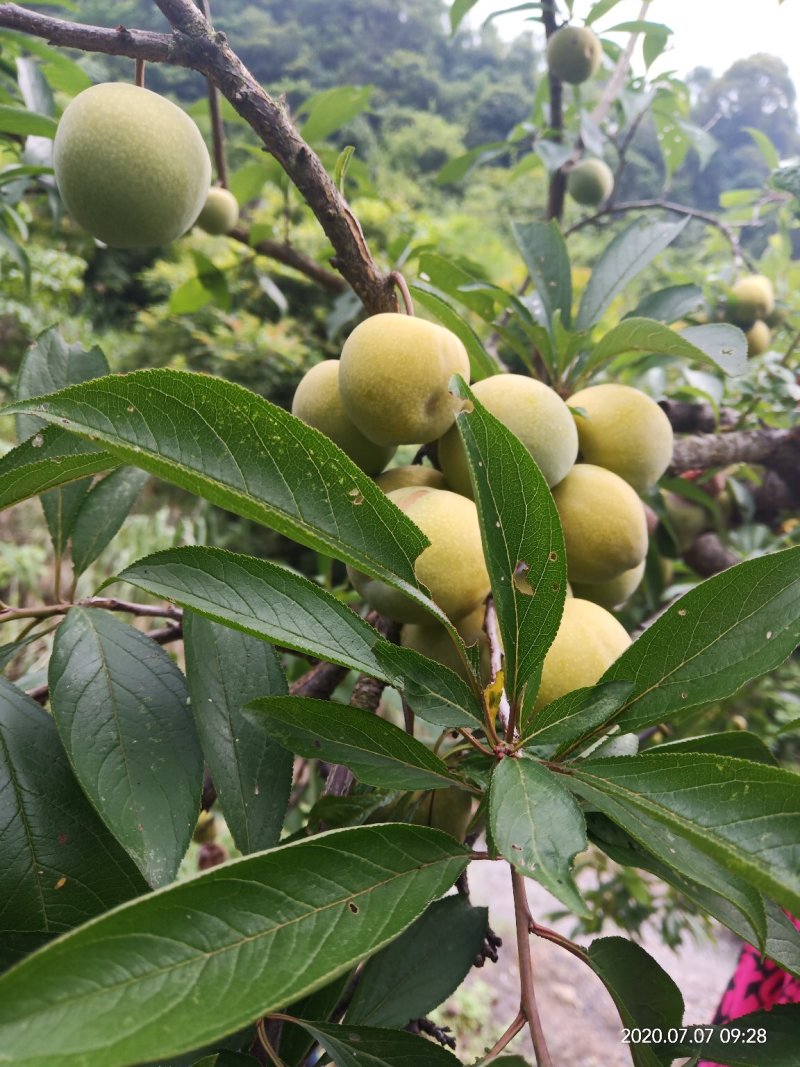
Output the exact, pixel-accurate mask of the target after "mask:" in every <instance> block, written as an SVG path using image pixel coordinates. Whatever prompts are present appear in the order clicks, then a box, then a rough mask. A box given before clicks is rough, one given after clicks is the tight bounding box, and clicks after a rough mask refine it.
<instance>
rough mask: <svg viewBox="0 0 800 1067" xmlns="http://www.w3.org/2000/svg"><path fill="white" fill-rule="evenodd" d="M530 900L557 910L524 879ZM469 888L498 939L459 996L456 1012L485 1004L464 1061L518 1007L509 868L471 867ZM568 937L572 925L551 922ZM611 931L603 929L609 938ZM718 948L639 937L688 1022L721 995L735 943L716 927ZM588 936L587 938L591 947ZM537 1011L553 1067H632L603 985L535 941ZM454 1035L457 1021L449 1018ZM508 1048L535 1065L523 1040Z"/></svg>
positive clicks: (699, 1018)
mask: <svg viewBox="0 0 800 1067" xmlns="http://www.w3.org/2000/svg"><path fill="white" fill-rule="evenodd" d="M527 884H528V896H529V899H530V904H531V911H532V912H533V914H534V915H543V914H545V913H547V912H550V911H554V910H555V909H556V908H557V907H558V905H557V903H556V902H555V901H554V899H553V898H552V897H551V896H550V895H549V894H548V893H547V892H546V891H545V890H544V889H542V888H541V887H540V886H539V885H538V884H537V883H536V882H532V881H528V883H527ZM470 890H471V895H472V899H473V901H474V902H475V903H476V904H486V905H488V906H489V914H490V922H491V924H492V927H493V928H494V930H495V931H496V932H497V933H498V934H499V935H500V936H501V937H502V938H503V947H502V948H501V950H500V952H501V957H500V962H499V963H498V964H496V965H492V964H491V963H487V964H486V966H485V967H484V968H482V969H481V970H473V972H472V974H471V975H470V977H469V978H468V980H467V982H466V983H465V986H464V987H462V990H461V991H460V992H459V994H458V997H457V998H456V1001H455V1003H454V1004H453V1008H454V1009H458V1010H459V1014H462V1013H463V1011H464V1007H465V1005H466V1006H467V1010H468V1011H469V1005H472V1006H473V1008H474V1009H476V1015H479V1014H480V1012H481V1010H484V1016H486V1015H488V1014H489V1013H488V1012H487V1011H485V1009H486V1006H487V1005H488V1006H490V1008H491V1012H490V1017H488V1018H487V1017H484V1019H483V1020H482V1022H483V1025H481V1027H480V1030H481V1032H480V1034H473V1035H472V1037H471V1038H468V1039H467V1040H466V1041H465V1040H463V1039H462V1040H461V1041H459V1050H458V1051H459V1055H460V1058H461V1059H462V1062H465V1063H469V1062H470V1057H472V1058H475V1057H476V1056H478V1055H479V1054H480V1053H481V1052H482V1050H483V1048H484V1047H485V1045H486V1042H487V1041H488V1042H492V1041H494V1040H495V1039H496V1038H497V1037H498V1036H499V1035H500V1034H501V1033H502V1031H503V1030H504V1029H505V1027H506V1026H507V1025H508V1024H509V1023H510V1022H511V1020H512V1019H513V1018H514V1016H515V1014H516V1011H517V1006H518V996H519V993H518V978H517V969H516V950H515V946H514V914H513V908H512V905H511V891H510V885H509V883H508V873H507V868H506V865H505V864H503V863H475V864H473V865H472V867H471V868H470ZM552 925H553V926H554V927H555V928H556V929H558V930H560V931H561V932H562V933H569V932H570V930H571V926H572V923H571V920H566V921H562V922H555V923H553V924H552ZM614 932H615V931H614V930H612V929H610V928H609V930H607V931H604V933H603V936H605V935H606V934H613V933H614ZM717 937H718V940H717V942H716V944H714V943H712V942H710V941H702V942H700V943H698V944H696V943H694V942H691V941H687V942H686V943H685V944H684V945H683V946H682V947H681V948H680V949H679V950H678V951H676V952H673V951H672V950H671V949H668V948H665V947H664V946H663V945H662V944H661V942H660V940H659V939H658V938H657V937H656V936H655V934H654V933H653V934H649V935H648V936H646V937H645V939H644V942H643V944H644V948H646V949H647V951H648V952H649V953H650V954H651V955H652V956H653V957H654V958H655V959H656V960H658V962H659V963H660V964H661V966H662V967H663V968H664V970H665V971H667V972H668V973H669V974H670V975H671V976H672V978H673V979H674V980H675V982H676V983H677V985H678V987H679V988H680V990H681V992H682V993H683V996H684V1001H685V1003H686V1014H685V1016H684V1020H685V1021H686V1022H688V1023H702V1022H710V1021H711V1018H712V1016H713V1013H714V1009H715V1008H716V1006H717V1002H718V1001H719V998H720V995H721V993H722V991H723V989H724V988H725V986H726V984H727V982H728V979H729V978H730V975H731V973H732V971H733V967H734V964H735V962H736V957H737V955H738V944H737V942H736V940H735V938H734V937H733V935H731V934H729V933H728V932H727V931H726V930H724V929H722V928H720V929H719V931H718V934H717ZM589 941H591V938H587V939H584V942H583V943H587V944H588V943H589ZM533 949H534V966H535V968H536V977H537V992H538V1003H539V1010H540V1014H541V1017H542V1022H543V1026H544V1030H545V1036H546V1038H547V1042H548V1046H549V1048H550V1053H551V1055H552V1057H553V1063H554V1065H555V1067H630V1065H631V1059H630V1054H629V1052H628V1051H627V1049H626V1048H625V1046H623V1045H622V1044H621V1043H620V1022H619V1016H618V1015H617V1013H616V1011H615V1009H614V1006H613V1004H612V1002H611V999H610V998H609V996H608V993H607V992H606V990H605V988H604V987H603V985H602V984H601V983H600V981H599V980H598V979H597V978H596V977H595V976H594V975H593V974H592V973H591V972H590V971H589V970H588V969H587V968H586V967H585V966H584V965H583V964H582V963H581V962H580V960H577V959H575V957H574V956H571V955H570V954H569V953H567V952H565V951H564V950H563V949H560V948H558V947H557V946H556V945H553V944H550V943H548V942H546V941H542V940H540V939H535V940H534V942H533ZM453 1029H454V1030H455V1031H456V1032H458V1030H459V1029H460V1026H459V1023H458V1022H457V1021H456V1020H455V1019H454V1020H453ZM510 1051H514V1052H517V1053H519V1054H521V1055H523V1056H525V1057H526V1058H527V1059H528V1060H529V1062H530V1063H531V1064H532V1063H534V1059H533V1049H532V1047H531V1044H530V1041H529V1039H528V1037H527V1035H525V1037H524V1038H523V1039H519V1038H518V1039H517V1040H516V1041H515V1042H514V1043H513V1044H512V1045H511V1046H510Z"/></svg>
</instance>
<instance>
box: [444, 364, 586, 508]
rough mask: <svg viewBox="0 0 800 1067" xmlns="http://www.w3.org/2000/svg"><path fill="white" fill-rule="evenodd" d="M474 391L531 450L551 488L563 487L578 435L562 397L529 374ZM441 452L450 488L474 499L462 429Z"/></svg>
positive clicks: (488, 382) (502, 377)
mask: <svg viewBox="0 0 800 1067" xmlns="http://www.w3.org/2000/svg"><path fill="white" fill-rule="evenodd" d="M472 391H473V393H474V394H475V396H476V397H477V399H478V400H479V401H480V402H481V403H482V404H483V405H484V406H485V407H486V410H487V411H489V412H490V414H492V415H494V417H495V418H496V419H499V421H500V422H502V424H503V425H504V426H505V427H506V428H507V429H509V430H511V432H512V433H513V434H515V435H516V436H517V437H518V438H519V439H520V441H521V442H522V444H523V445H525V447H526V448H527V450H528V451H529V452H530V454H531V455H532V456H533V458H534V459H535V460H536V463H537V464H538V466H539V469H540V470H541V472H542V474H543V475H544V478H545V481H546V482H547V484H548V485H549V486H551V487H552V486H554V485H557V484H558V482H560V481H561V479H562V478H564V476H565V475H566V474H567V472H568V471H569V470H570V468H571V467H572V465H573V463H574V462H575V459H576V457H577V455H578V432H577V430H576V429H575V423H574V421H573V418H572V415H571V414H570V410H569V408H568V407H567V405H566V404H565V403H564V401H563V400H562V399H561V397H560V396H559V395H558V393H556V392H555V390H553V389H550V388H549V386H547V385H544V384H543V383H542V382H537V381H535V380H534V379H533V378H528V377H526V376H525V375H523V374H496V375H495V376H494V377H492V378H484V379H483V381H480V382H476V384H475V385H474V386H473V389H472ZM438 447H439V462H440V463H441V465H442V472H443V473H444V476H445V478H446V479H447V483H448V485H450V486H451V487H452V488H453V489H455V491H456V492H458V493H463V494H464V496H469V497H471V496H472V483H471V482H470V478H469V467H468V465H467V455H466V452H465V451H464V446H463V444H462V443H461V435H460V434H459V432H458V427H457V426H453V427H452V428H451V429H450V430H449V431H448V432H447V433H446V434H445V436H444V437H443V438H442V439H441V441H440V442H439V446H438Z"/></svg>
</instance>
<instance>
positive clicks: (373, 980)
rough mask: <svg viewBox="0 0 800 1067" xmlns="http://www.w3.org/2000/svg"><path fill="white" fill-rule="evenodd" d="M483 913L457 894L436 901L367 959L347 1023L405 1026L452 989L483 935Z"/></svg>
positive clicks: (485, 913) (467, 968) (461, 978)
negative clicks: (402, 931)
mask: <svg viewBox="0 0 800 1067" xmlns="http://www.w3.org/2000/svg"><path fill="white" fill-rule="evenodd" d="M487 919H488V910H487V909H486V908H476V907H473V906H472V905H471V904H470V903H469V901H468V900H466V899H465V898H464V897H462V896H461V895H460V894H454V895H452V896H449V897H445V898H444V900H437V901H436V902H435V903H434V904H431V906H430V907H429V908H428V910H427V911H426V912H425V913H424V914H423V915H420V917H419V918H418V919H417V921H416V922H415V923H414V924H413V925H412V926H409V928H408V929H407V930H406V932H405V933H404V934H401V935H400V937H398V938H397V940H396V941H393V942H392V944H391V945H388V946H387V947H386V948H384V949H382V950H381V951H380V952H379V953H378V954H377V955H375V956H373V957H372V958H371V959H370V960H368V961H367V963H366V965H365V967H364V969H363V971H362V972H361V976H360V978H359V982H358V985H357V986H356V991H355V993H354V994H353V999H352V1001H351V1002H350V1007H349V1008H348V1009H347V1025H348V1026H349V1025H350V1024H351V1023H359V1024H362V1025H363V1024H367V1025H369V1026H389V1027H401V1026H405V1025H406V1024H407V1023H409V1022H410V1021H411V1020H412V1019H421V1018H423V1017H424V1016H426V1015H427V1014H428V1013H429V1012H431V1011H433V1009H434V1008H436V1007H438V1006H439V1004H442V1003H443V1002H444V1001H445V1000H447V998H448V997H449V996H452V994H453V993H454V992H455V991H456V989H458V987H459V986H460V985H461V983H462V982H463V981H464V979H465V978H466V976H467V975H468V974H469V972H470V971H471V969H472V966H473V963H474V962H475V957H476V956H477V955H478V953H479V952H480V950H481V947H482V945H483V939H484V937H485V935H486V923H487Z"/></svg>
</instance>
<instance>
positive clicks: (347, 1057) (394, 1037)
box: [295, 1019, 458, 1067]
mask: <svg viewBox="0 0 800 1067" xmlns="http://www.w3.org/2000/svg"><path fill="white" fill-rule="evenodd" d="M295 1022H296V1023H297V1025H298V1026H302V1027H303V1029H304V1030H307V1031H308V1033H309V1034H311V1035H312V1036H313V1037H314V1039H315V1040H316V1041H317V1042H318V1043H319V1044H320V1045H321V1046H322V1047H323V1048H324V1049H325V1051H326V1052H327V1053H328V1055H329V1056H330V1057H331V1061H332V1062H333V1063H335V1064H336V1067H458V1060H457V1059H456V1058H455V1056H454V1055H453V1054H452V1053H451V1052H448V1051H446V1049H443V1048H442V1047H441V1045H436V1044H434V1043H433V1041H428V1040H427V1038H424V1037H417V1035H416V1034H409V1033H405V1032H404V1031H403V1030H380V1029H378V1028H377V1027H372V1026H350V1025H349V1024H346V1025H342V1026H334V1025H332V1024H331V1023H310V1022H306V1020H305V1019H296V1020H295Z"/></svg>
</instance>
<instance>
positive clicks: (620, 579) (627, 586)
mask: <svg viewBox="0 0 800 1067" xmlns="http://www.w3.org/2000/svg"><path fill="white" fill-rule="evenodd" d="M645 563H646V560H642V562H641V563H640V564H639V566H638V567H632V568H631V570H629V571H623V572H622V574H620V575H618V576H617V577H616V578H609V580H608V581H607V582H594V583H593V584H587V583H576V584H575V589H574V595H575V596H576V597H580V599H581V600H591V601H592V603H593V604H599V605H600V607H601V608H607V609H608V610H609V611H613V610H614V609H615V608H621V607H622V605H623V604H625V602H626V601H627V600H629V599H630V597H631V596H633V594H634V593H635V592H636V590H637V589H638V588H639V586H640V585H641V584H642V578H644V568H645Z"/></svg>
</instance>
